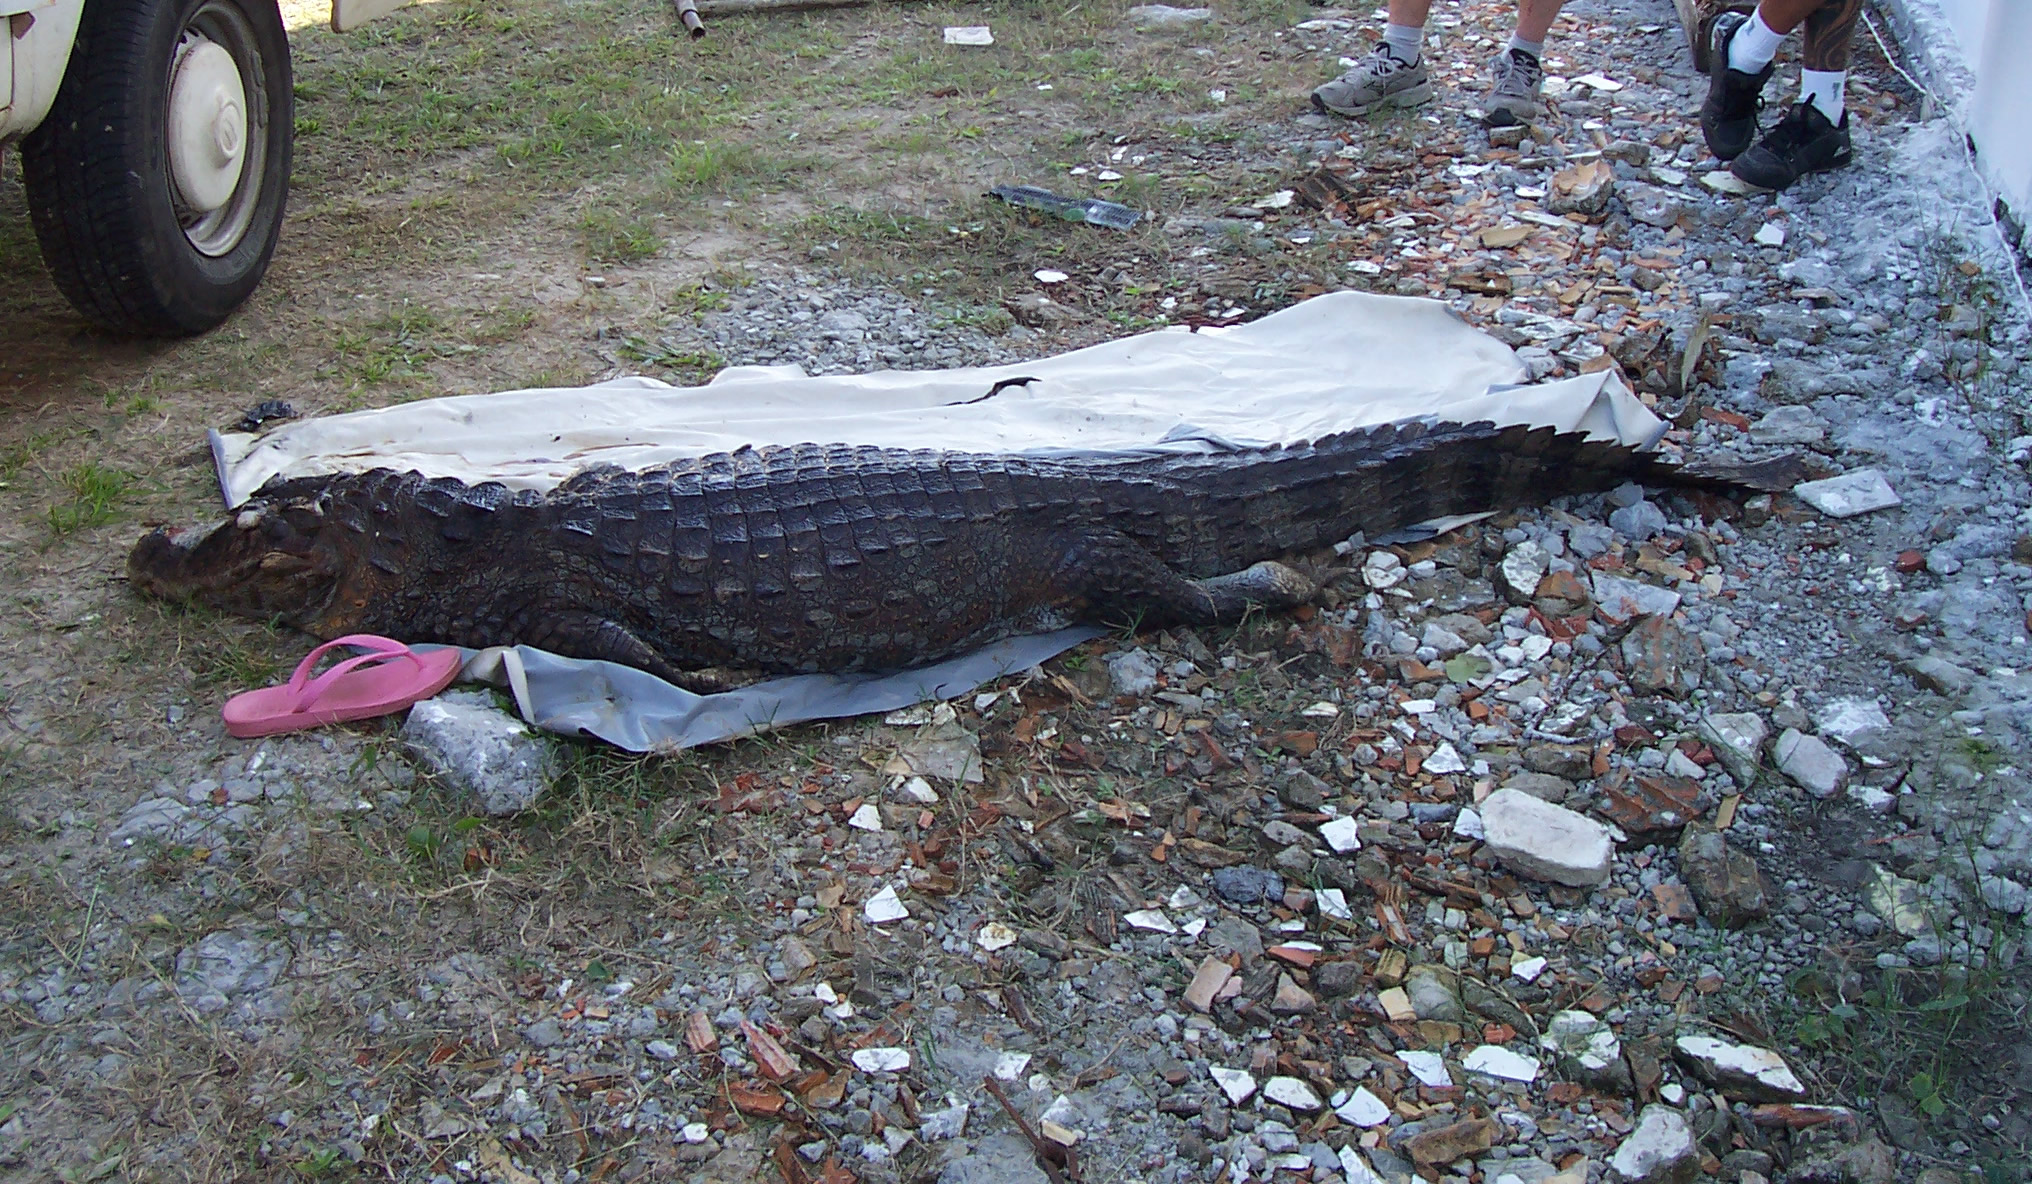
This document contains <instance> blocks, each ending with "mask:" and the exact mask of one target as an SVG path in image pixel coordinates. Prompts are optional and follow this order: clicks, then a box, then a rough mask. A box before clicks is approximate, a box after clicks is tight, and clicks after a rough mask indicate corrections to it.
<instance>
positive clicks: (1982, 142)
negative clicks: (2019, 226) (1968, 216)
mask: <svg viewBox="0 0 2032 1184" xmlns="http://www.w3.org/2000/svg"><path fill="white" fill-rule="evenodd" d="M1974 2H1975V0H1963V3H1974ZM1988 15H1989V21H1988V24H1987V26H1986V28H1985V29H1984V32H1983V39H1982V42H1981V46H1982V48H1981V50H1980V51H1979V54H1977V55H1972V56H1974V58H1975V67H1976V93H1975V96H1974V98H1973V100H1972V101H1971V102H1970V103H1969V134H1970V135H1971V136H1973V137H1974V138H1975V142H1976V164H1977V166H1978V167H1979V168H1981V169H1982V171H1983V174H1984V177H1985V179H1987V180H1988V181H1989V182H1990V184H1991V185H1992V186H1994V187H1995V188H1996V189H1997V191H1998V194H1999V195H2000V196H2001V197H2003V199H2004V204H2006V205H2007V206H2009V207H2010V208H2011V211H2012V213H2013V215H2014V216H2016V217H2017V218H2018V219H2019V220H2020V221H2021V222H2022V221H2024V220H2026V219H2028V218H2032V69H2027V67H2026V62H2027V61H2028V60H2032V4H2028V3H2026V2H2025V0H1991V4H1990V11H1989V14H1988Z"/></svg>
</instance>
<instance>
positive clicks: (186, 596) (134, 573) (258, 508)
mask: <svg viewBox="0 0 2032 1184" xmlns="http://www.w3.org/2000/svg"><path fill="white" fill-rule="evenodd" d="M346 533H347V532H345V531H342V530H339V529H337V528H336V527H329V528H328V526H327V519H326V516H325V513H324V510H323V507H321V506H320V505H319V504H318V502H317V501H315V500H311V499H295V498H292V499H287V500H282V501H254V502H249V503H248V504H247V505H246V506H245V507H243V508H242V509H241V510H239V512H237V513H235V514H234V515H233V516H232V517H230V518H228V519H226V520H225V521H224V522H222V523H220V524H218V525H217V526H214V527H212V528H211V529H210V530H205V529H203V528H201V527H200V528H194V529H177V528H168V527H165V528H159V529H157V530H154V531H151V532H150V533H149V534H148V535H147V536H145V537H144V538H142V540H141V541H140V542H138V543H136V544H135V545H134V550H133V552H132V553H131V554H129V555H128V556H127V579H128V581H129V582H130V583H132V584H133V585H134V587H135V588H136V589H137V590H139V591H141V592H144V593H147V594H148V595H150V596H160V597H163V598H165V599H169V600H182V601H191V602H195V603H198V604H203V605H207V606H209V607H212V608H216V609H221V610H224V611H226V612H230V613H238V614H240V615H241V616H248V617H255V618H257V619H260V620H265V621H275V620H280V621H282V622H284V623H286V624H290V625H294V626H295V627H297V628H299V629H302V630H304V631H305V632H308V633H313V634H317V635H319V636H333V635H334V634H335V633H340V632H346V631H348V630H349V629H351V628H352V627H353V622H350V621H347V620H343V619H341V618H342V617H343V616H345V615H347V614H348V613H349V612H350V611H351V607H352V606H351V604H350V603H349V602H345V601H343V600H342V598H341V597H340V596H339V591H340V585H341V583H342V578H341V577H342V573H343V572H344V571H345V570H346V565H345V564H344V563H343V562H342V556H341V554H340V553H339V547H340V545H341V544H342V541H343V540H342V539H341V538H340V537H339V536H342V535H344V534H346Z"/></svg>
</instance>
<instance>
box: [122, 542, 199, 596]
mask: <svg viewBox="0 0 2032 1184" xmlns="http://www.w3.org/2000/svg"><path fill="white" fill-rule="evenodd" d="M197 537H198V533H197V532H196V531H193V530H189V529H185V528H182V527H170V526H159V527H157V528H155V529H154V530H151V531H149V532H148V533H147V534H145V535H143V536H141V541H140V542H138V543H135V544H134V550H132V551H130V552H128V555H127V579H128V582H129V583H131V584H133V585H134V587H135V588H136V589H137V590H138V591H141V592H146V593H147V594H149V595H150V596H167V597H178V596H183V595H185V594H187V592H188V591H189V589H188V588H187V587H186V586H185V581H186V574H185V573H186V570H187V568H188V567H189V564H190V554H191V550H192V547H193V544H194V542H195V540H196V538H197Z"/></svg>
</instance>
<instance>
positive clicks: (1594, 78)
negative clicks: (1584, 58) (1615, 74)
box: [1571, 74, 1623, 95]
mask: <svg viewBox="0 0 2032 1184" xmlns="http://www.w3.org/2000/svg"><path fill="white" fill-rule="evenodd" d="M1571 81H1572V82H1573V83H1574V84H1575V85H1578V86H1585V87H1589V88H1591V89H1594V90H1598V91H1601V92H1602V93H1603V94H1610V95H1612V94H1615V93H1616V92H1617V91H1619V90H1621V89H1623V84H1622V83H1620V82H1617V81H1616V80H1615V79H1613V78H1610V77H1607V76H1606V75H1602V74H1583V75H1581V76H1580V77H1579V78H1575V79H1571Z"/></svg>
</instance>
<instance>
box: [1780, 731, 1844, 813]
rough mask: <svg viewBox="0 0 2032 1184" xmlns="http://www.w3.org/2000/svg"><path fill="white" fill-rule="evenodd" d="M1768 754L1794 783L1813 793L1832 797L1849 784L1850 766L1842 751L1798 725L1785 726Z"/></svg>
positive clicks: (1821, 796) (1823, 796)
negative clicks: (1805, 731) (1836, 749)
mask: <svg viewBox="0 0 2032 1184" xmlns="http://www.w3.org/2000/svg"><path fill="white" fill-rule="evenodd" d="M1771 755H1772V756H1774V757H1776V758H1777V760H1778V768H1779V770H1780V771H1781V772H1783V773H1784V774H1785V775H1786V776H1787V777H1790V778H1791V779H1792V782H1793V784H1795V785H1797V786H1799V787H1800V788H1801V789H1804V790H1805V791H1806V792H1808V793H1810V794H1812V795H1813V796H1814V797H1817V798H1831V797H1833V796H1834V795H1835V794H1837V793H1840V792H1841V788H1842V786H1844V785H1847V784H1848V780H1849V766H1848V762H1847V761H1844V760H1843V759H1842V758H1841V754H1840V753H1838V752H1836V751H1835V750H1834V749H1832V748H1829V747H1828V746H1827V742H1826V741H1824V740H1822V739H1821V738H1820V737H1818V736H1809V735H1807V734H1806V733H1804V732H1801V731H1800V730H1799V729H1797V728H1787V729H1785V730H1784V731H1783V732H1780V733H1779V734H1778V743H1777V744H1776V745H1775V746H1774V747H1773V748H1772V749H1771Z"/></svg>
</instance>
